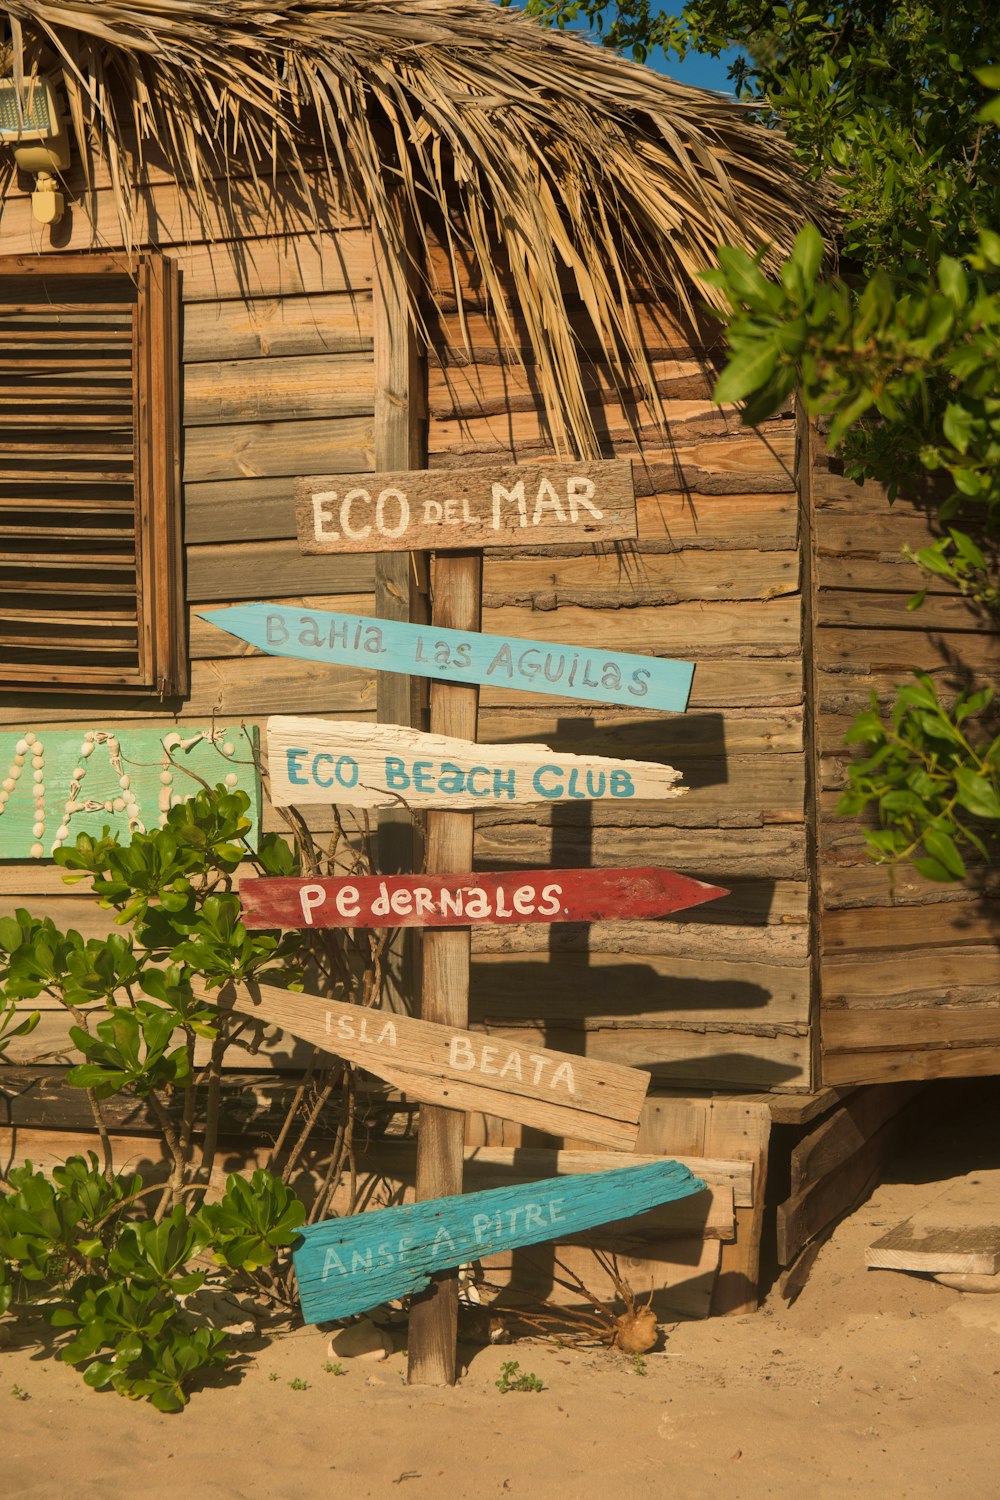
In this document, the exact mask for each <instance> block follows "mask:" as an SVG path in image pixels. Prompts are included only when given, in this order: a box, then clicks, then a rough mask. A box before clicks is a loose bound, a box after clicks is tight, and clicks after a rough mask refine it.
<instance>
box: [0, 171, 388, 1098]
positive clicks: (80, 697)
mask: <svg viewBox="0 0 1000 1500" xmlns="http://www.w3.org/2000/svg"><path fill="white" fill-rule="evenodd" d="M151 175H152V179H153V186H152V188H151V190H150V191H149V193H148V194H147V195H146V196H145V199H144V208H143V213H144V217H145V225H144V229H145V234H146V236H147V241H148V243H149V244H150V245H151V246H155V247H158V248H161V249H162V250H163V251H164V253H165V254H168V255H169V256H171V257H172V258H174V259H176V261H177V262H178V264H179V266H180V269H181V273H182V293H181V295H182V306H183V335H182V360H183V433H184V451H183V484H184V508H185V552H186V589H187V600H188V604H189V606H190V609H191V610H192V611H193V610H194V609H195V608H199V607H201V606H203V605H211V604H225V603H236V602H246V601H251V600H256V599H282V600H285V601H289V602H292V603H295V602H298V601H299V600H302V601H303V602H305V603H308V604H310V605H312V606H315V607H320V608H321V607H327V608H335V609H336V608H343V609H347V610H351V611H354V612H357V613H361V614H371V613H373V612H374V599H375V596H374V589H375V564H374V558H370V557H354V558H344V559H341V558H336V557H329V558H303V557H302V556H301V554H300V552H299V548H298V544H297V542H296V541H295V519H294V510H293V504H292V491H291V486H292V480H293V478H294V477H295V476H297V475H300V474H303V473H311V472H321V473H336V472H352V471H358V470H365V469H370V468H372V467H373V465H374V459H375V449H374V411H375V381H374V364H373V316H374V314H373V296H372V286H373V270H372V245H371V236H370V233H369V231H368V228H367V227H366V226H365V225H363V224H361V223H357V222H349V221H342V220H341V219H339V218H338V217H337V215H336V205H334V204H332V203H328V202H326V201H325V198H326V195H325V194H324V192H323V191H322V190H321V191H320V192H319V199H320V209H321V212H324V213H326V214H327V215H328V217H329V221H330V222H331V224H335V225H336V227H335V228H331V229H330V230H329V232H324V233H323V234H322V235H317V234H315V233H313V232H312V231H311V227H310V224H309V218H308V214H307V212H306V211H305V209H304V207H303V206H302V205H301V204H299V203H298V202H297V200H296V196H295V192H294V188H293V189H292V191H291V192H290V195H289V197H288V199H287V200H286V201H285V202H284V203H283V205H282V208H281V212H280V214H279V213H278V211H277V210H276V211H275V212H274V213H269V214H262V213H261V212H260V210H259V209H258V208H257V207H255V206H254V205H253V203H252V202H250V201H246V202H241V201H240V190H239V184H237V187H236V190H235V191H236V204H235V206H236V208H237V212H238V215H239V222H240V225H241V230H242V233H243V237H242V238H241V239H240V240H239V242H238V243H230V242H229V241H228V240H227V239H226V238H225V236H226V234H227V233H228V232H229V231H228V228H227V226H226V224H225V222H224V218H223V216H222V214H221V213H216V212H214V211H213V212H212V213H211V214H209V216H208V219H207V221H206V222H204V223H203V222H202V221H201V220H200V219H199V215H198V212H197V210H196V208H195V207H194V206H193V205H192V204H191V203H189V202H187V201H186V200H185V199H184V198H183V195H181V194H179V193H178V191H177V189H176V188H175V187H174V186H173V185H172V184H171V183H170V181H169V180H167V177H166V174H165V172H164V171H163V169H162V168H158V167H156V166H155V165H154V166H153V167H152V169H151ZM277 201H278V198H277V197H276V199H275V202H277ZM95 205H96V208H95V212H96V230H95V238H96V239H97V241H98V243H99V244H100V245H101V246H102V247H103V248H114V247H118V246H121V245H122V243H123V242H122V235H121V230H120V226H119V224H118V219H117V215H116V213H115V209H114V202H113V197H112V194H111V191H110V188H109V187H108V185H107V180H106V176H99V178H98V187H97V192H96V194H95ZM206 224H207V227H206ZM213 232H215V233H218V234H220V235H221V238H220V239H217V240H212V239H211V238H210V235H211V234H212V233H213ZM55 236H56V241H55V243H51V244H50V240H49V232H48V231H47V230H44V229H43V228H42V226H41V225H39V224H37V223H35V222H34V221H33V220H32V218H31V213H30V203H29V201H28V199H27V196H26V195H25V193H24V192H23V191H21V192H14V193H12V194H11V195H10V196H9V197H8V198H7V200H6V202H5V203H4V204H3V208H2V212H0V254H25V255H33V254H36V253H38V254H44V252H45V250H46V249H48V248H51V249H53V250H55V249H58V250H60V251H65V250H73V251H76V250H79V251H86V250H87V249H89V248H91V233H90V225H89V223H88V221H87V218H86V216H85V215H84V213H83V212H82V210H81V206H80V200H77V201H76V202H75V203H73V202H71V206H70V208H69V210H68V212H67V215H66V218H65V219H64V220H63V222H62V223H61V224H60V225H59V226H57V228H56V231H55ZM246 652H247V648H245V647H243V646H242V645H241V643H239V642H237V641H235V640H233V638H232V637H230V636H227V635H225V634H223V632H221V631H218V630H216V629H213V628H211V627H209V626H207V625H205V624H204V623H203V622H202V621H200V620H198V619H197V618H195V616H194V615H193V613H192V614H191V615H190V618H189V653H190V657H191V690H190V694H189V696H188V697H187V698H185V699H183V700H172V701H169V702H166V703H165V704H164V705H163V711H162V712H161V713H157V712H156V710H155V708H154V707H153V706H151V705H150V704H149V702H148V701H147V702H146V703H145V704H137V702H136V700H135V699H129V698H128V697H114V696H111V695H107V694H85V693H75V694H72V693H71V694H64V695H52V694H49V695H44V696H43V695H37V696H32V697H31V699H30V700H28V699H27V698H26V697H25V696H24V695H23V694H22V695H19V694H3V695H0V726H3V727H18V728H22V727H23V728H27V727H29V726H30V727H31V728H34V729H35V730H36V731H38V732H41V733H43V734H44V731H45V729H46V728H48V727H50V726H63V725H68V724H73V723H79V724H99V725H104V726H111V725H113V724H114V723H115V722H118V721H129V722H132V723H136V724H144V725H149V726H150V727H152V726H156V725H169V724H173V723H175V722H183V723H188V724H192V723H194V724H199V725H201V724H205V723H207V722H209V721H210V720H211V719H212V718H213V716H214V718H215V720H216V722H218V723H225V724H233V725H236V724H239V723H240V722H241V721H244V722H247V723H254V724H257V725H258V726H260V727H261V729H263V723H264V719H265V717H266V716H267V715H268V714H270V713H285V712H302V711H305V712H311V713H317V714H322V715H324V716H327V717H337V716H338V715H345V716H346V715H349V716H350V717H352V718H369V717H370V718H372V719H374V716H375V680H374V676H373V674H366V673H361V672H348V671H345V670H342V669H339V668H333V667H321V666H311V665H309V664H308V663H305V662H292V661H281V660H278V659H277V658H274V657H263V656H257V657H254V658H251V656H250V655H249V654H245V653H246ZM266 826H268V827H270V828H275V827H283V826H284V825H282V824H280V823H279V821H278V819H277V817H276V815H275V814H274V813H273V812H272V811H270V810H269V817H268V819H267V824H266ZM74 889H78V888H68V887H66V886H65V885H64V883H63V882H62V879H61V872H60V871H58V869H57V868H56V867H55V866H53V865H51V864H48V863H41V862H26V863H17V862H9V861H4V862H3V863H0V912H7V911H10V910H12V909H13V908H14V907H15V906H19V905H23V906H28V907H29V908H30V909H31V910H32V911H33V912H34V913H37V914H39V915H48V916H51V917H52V919H53V920H54V921H55V922H56V924H57V925H58V926H60V927H62V928H67V927H71V926H72V927H76V928H77V929H78V930H80V931H81V932H83V934H84V936H87V937H90V936H98V935H102V934H104V933H106V932H107V931H108V930H109V927H110V916H109V914H108V913H106V912H102V911H100V910H99V909H98V908H97V907H96V905H95V903H94V902H93V901H92V900H91V899H90V898H88V897H86V896H82V895H79V894H75V893H74ZM274 1050H275V1055H274V1056H271V1055H267V1056H266V1057H264V1058H256V1059H253V1060H251V1059H249V1058H248V1057H247V1055H246V1053H236V1052H234V1053H232V1054H231V1060H232V1063H233V1066H234V1067H238V1066H240V1063H241V1061H242V1065H243V1067H248V1066H249V1067H252V1068H264V1069H266V1070H268V1074H269V1076H270V1077H271V1078H273V1077H274V1069H275V1064H276V1063H277V1065H278V1067H279V1068H280V1067H281V1066H283V1065H285V1066H287V1064H288V1062H289V1061H290V1060H291V1058H292V1057H293V1056H294V1055H297V1054H293V1053H292V1052H291V1051H290V1050H289V1049H287V1048H286V1049H285V1051H284V1052H282V1050H281V1046H280V1044H279V1045H278V1046H277V1047H276V1048H275V1049H274ZM8 1056H9V1058H10V1060H11V1061H13V1062H17V1063H32V1064H34V1063H39V1062H41V1063H42V1064H47V1065H48V1066H49V1067H50V1068H51V1072H52V1074H53V1088H55V1080H56V1077H57V1076H59V1075H61V1073H62V1072H63V1071H64V1070H63V1068H61V1067H58V1066H56V1065H57V1064H58V1063H59V1062H61V1061H63V1060H66V1061H69V1060H72V1049H71V1048H67V1045H66V1017H65V1014H64V1013H63V1012H62V1011H61V1010H60V1009H59V1008H52V1009H44V1013H43V1016H42V1021H41V1024H40V1025H39V1027H38V1029H37V1031H35V1032H34V1033H32V1035H31V1036H30V1037H28V1038H24V1039H23V1040H22V1041H21V1042H19V1043H18V1044H17V1045H16V1046H15V1047H14V1048H12V1049H11V1051H10V1053H9V1054H8ZM39 1088H40V1089H41V1093H40V1094H38V1095H37V1097H39V1098H40V1099H44V1100H45V1101H46V1102H45V1103H44V1104H43V1105H40V1106H39V1108H40V1115H39V1118H40V1120H42V1121H44V1120H47V1119H50V1118H53V1111H55V1112H56V1113H58V1108H59V1106H58V1105H57V1104H54V1103H52V1100H50V1099H49V1098H48V1095H47V1094H46V1093H45V1089H44V1087H42V1085H41V1084H40V1085H39ZM71 1092H76V1091H71ZM53 1097H55V1095H54V1096H53Z"/></svg>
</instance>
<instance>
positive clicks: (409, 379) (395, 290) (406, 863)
mask: <svg viewBox="0 0 1000 1500" xmlns="http://www.w3.org/2000/svg"><path fill="white" fill-rule="evenodd" d="M372 254H373V261H374V264H373V276H372V323H373V339H374V366H375V370H374V374H375V468H376V470H379V469H382V470H393V469H417V468H421V467H422V466H423V463H424V460H425V452H424V448H425V444H424V426H425V423H424V410H425V406H426V402H425V400H424V391H423V366H422V362H421V360H420V358H419V353H418V350H417V345H416V338H415V336H414V332H413V326H412V323H411V320H410V317H409V311H408V308H407V285H408V280H409V275H410V267H409V265H408V264H407V262H406V259H405V257H402V258H401V257H399V256H398V255H397V254H396V253H395V251H394V249H393V247H392V246H391V245H390V244H389V243H388V242H387V241H386V240H385V238H384V237H383V236H382V235H381V234H379V232H378V230H377V229H374V228H373V231H372ZM419 561H420V565H421V568H422V569H423V567H424V559H423V558H422V557H421V558H420V560H419ZM415 562H416V559H415V558H414V557H413V555H412V554H411V553H409V552H382V553H379V554H378V555H377V556H376V559H375V613H376V615H377V616H378V617H379V619H382V620H407V621H409V620H419V619H420V618H421V601H420V599H419V597H418V595H419V587H418V579H417V572H416V567H415ZM422 691H423V683H422V682H420V680H419V679H416V678H410V677H403V676H401V675H400V674H399V673H394V672H379V673H378V677H377V683H376V718H377V719H378V722H379V723H380V724H410V725H414V726H415V727H418V728H419V727H420V725H419V717H420V713H419V703H418V693H422ZM416 848H417V837H416V830H415V828H414V825H413V819H412V817H411V815H410V814H409V813H408V812H407V811H406V809H405V808H402V807H399V808H389V809H387V810H386V811H385V812H382V813H380V814H379V820H378V864H379V869H380V870H381V871H382V872H383V874H386V875H397V874H407V873H409V872H410V871H411V870H413V869H414V867H415V854H416ZM414 947H415V938H414V935H413V934H412V933H408V932H405V931H402V930H400V931H397V932H395V933H394V934H393V936H392V939H391V940H390V943H389V945H388V948H387V950H386V953H385V955H384V960H383V961H384V966H385V967H384V972H383V981H382V1004H383V1005H384V1006H386V1007H387V1008H388V1009H390V1010H409V1009H411V1008H412V1004H413V1001H414V998H415V991H416V982H415V971H416V967H417V966H416V963H415V960H414Z"/></svg>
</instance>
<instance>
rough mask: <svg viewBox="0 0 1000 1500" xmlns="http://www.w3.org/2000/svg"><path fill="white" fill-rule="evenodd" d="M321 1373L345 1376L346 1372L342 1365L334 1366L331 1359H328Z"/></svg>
mask: <svg viewBox="0 0 1000 1500" xmlns="http://www.w3.org/2000/svg"><path fill="white" fill-rule="evenodd" d="M323 1373H324V1374H325V1375H346V1374H347V1371H346V1370H345V1369H344V1367H343V1365H335V1364H334V1362H333V1360H332V1359H328V1360H327V1362H326V1364H325V1365H324V1366H323Z"/></svg>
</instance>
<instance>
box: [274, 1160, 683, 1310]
mask: <svg viewBox="0 0 1000 1500" xmlns="http://www.w3.org/2000/svg"><path fill="white" fill-rule="evenodd" d="M704 1188H705V1184H704V1182H702V1181H701V1179H700V1178H699V1177H695V1176H694V1174H693V1173H692V1172H690V1171H689V1170H688V1168H687V1167H684V1166H681V1164H680V1162H676V1161H655V1162H648V1163H647V1164H645V1165H643V1166H640V1167H625V1168H622V1169H620V1170H618V1169H614V1170H612V1171H609V1172H587V1173H581V1174H579V1175H577V1176H572V1177H548V1178H545V1179H544V1180H543V1181H541V1182H529V1183H521V1184H519V1185H517V1186H511V1187H505V1188H491V1189H489V1190H488V1191H486V1192H482V1193H467V1194H465V1195H464V1196H463V1197H460V1198H432V1199H429V1200H428V1202H426V1203H410V1204H407V1205H405V1206H404V1207H402V1208H381V1209H375V1210H373V1211H372V1212H371V1213H365V1214H355V1215H353V1217H351V1218H346V1219H326V1220H325V1221H324V1222H323V1223H322V1224H310V1225H307V1226H306V1228H304V1229H303V1230H302V1237H301V1239H300V1240H299V1241H298V1242H297V1244H296V1246H295V1249H294V1251H293V1256H292V1258H293V1260H294V1262H295V1274H296V1276H297V1277H298V1283H299V1299H300V1301H301V1303H302V1316H303V1317H304V1318H305V1320H306V1322H307V1323H325V1322H326V1321H327V1320H328V1319H332V1318H347V1317H350V1315H351V1314H352V1313H356V1312H364V1311H365V1309H366V1308H369V1307H376V1306H377V1305H378V1303H380V1302H387V1301H390V1300H391V1299H392V1298H395V1297H406V1296H409V1295H410V1294H411V1293H413V1292H419V1291H422V1290H423V1288H424V1287H425V1286H426V1285H427V1283H428V1282H429V1280H430V1278H431V1277H432V1276H433V1275H434V1273H435V1272H436V1271H444V1270H446V1269H448V1268H449V1267H451V1266H460V1265H463V1264H464V1263H465V1262H466V1261H470V1260H479V1259H481V1258H482V1257H483V1256H484V1255H495V1254H496V1253H497V1252H498V1251H501V1250H516V1249H517V1248H518V1246H520V1245H537V1244H540V1243H541V1242H542V1241H543V1240H563V1239H565V1238H566V1237H567V1236H568V1235H571V1234H579V1233H580V1231H581V1230H584V1229H593V1228H595V1226H596V1225H598V1224H609V1223H611V1222H612V1220H617V1219H628V1218H632V1217H634V1216H635V1215H636V1214H641V1213H645V1212H646V1210H647V1209H650V1208H656V1207H658V1206H659V1205H660V1204H661V1203H670V1202H673V1200H674V1199H676V1198H687V1197H690V1196H691V1195H692V1194H694V1193H700V1192H703V1191H704Z"/></svg>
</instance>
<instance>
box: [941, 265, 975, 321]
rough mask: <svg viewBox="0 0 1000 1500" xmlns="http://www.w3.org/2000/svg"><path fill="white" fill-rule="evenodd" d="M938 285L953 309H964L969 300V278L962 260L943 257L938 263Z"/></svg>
mask: <svg viewBox="0 0 1000 1500" xmlns="http://www.w3.org/2000/svg"><path fill="white" fill-rule="evenodd" d="M938 284H939V286H940V287H941V290H942V291H943V292H944V294H945V296H946V297H947V298H948V300H949V301H950V302H951V304H952V306H953V307H956V308H963V307H964V306H965V304H966V302H967V301H968V300H969V278H968V276H967V275H966V272H965V267H964V266H963V265H962V262H961V261H960V260H956V259H955V258H954V256H952V255H942V257H941V259H940V260H939V262H938Z"/></svg>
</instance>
